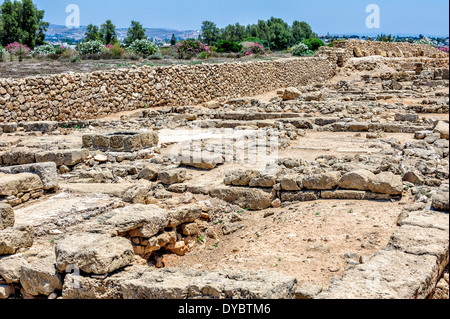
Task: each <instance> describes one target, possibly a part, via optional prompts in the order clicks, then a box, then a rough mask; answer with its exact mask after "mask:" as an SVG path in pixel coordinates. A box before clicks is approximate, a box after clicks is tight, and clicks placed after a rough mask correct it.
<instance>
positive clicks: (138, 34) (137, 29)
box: [124, 21, 147, 46]
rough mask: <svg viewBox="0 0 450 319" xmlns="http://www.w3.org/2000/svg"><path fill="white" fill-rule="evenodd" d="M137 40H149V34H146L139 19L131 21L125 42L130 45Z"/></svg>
mask: <svg viewBox="0 0 450 319" xmlns="http://www.w3.org/2000/svg"><path fill="white" fill-rule="evenodd" d="M136 40H147V36H146V35H145V29H144V27H143V26H142V24H140V23H139V22H137V21H131V26H130V27H129V28H128V31H127V37H126V38H125V40H124V43H125V45H126V46H129V45H130V44H131V43H133V42H134V41H136Z"/></svg>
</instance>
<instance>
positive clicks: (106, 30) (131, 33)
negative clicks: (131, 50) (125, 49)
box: [83, 20, 147, 46]
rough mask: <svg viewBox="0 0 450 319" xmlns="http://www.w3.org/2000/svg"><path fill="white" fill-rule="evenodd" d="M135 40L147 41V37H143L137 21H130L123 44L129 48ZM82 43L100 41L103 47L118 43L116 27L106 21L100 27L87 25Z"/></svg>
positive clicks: (142, 31)
mask: <svg viewBox="0 0 450 319" xmlns="http://www.w3.org/2000/svg"><path fill="white" fill-rule="evenodd" d="M136 40H147V36H146V35H145V29H144V27H143V26H142V24H141V23H139V22H137V21H131V26H130V27H129V28H128V31H127V37H126V38H125V40H124V41H123V42H124V44H125V45H126V46H129V45H130V44H132V43H133V42H134V41H136ZM83 41H84V42H88V41H101V42H103V43H104V44H105V45H108V44H119V43H120V41H119V40H118V39H117V32H116V26H115V25H114V24H113V23H112V21H111V20H107V21H106V22H105V23H104V24H102V25H101V26H100V27H98V26H96V25H93V24H89V25H88V26H87V27H86V32H85V34H84V38H83Z"/></svg>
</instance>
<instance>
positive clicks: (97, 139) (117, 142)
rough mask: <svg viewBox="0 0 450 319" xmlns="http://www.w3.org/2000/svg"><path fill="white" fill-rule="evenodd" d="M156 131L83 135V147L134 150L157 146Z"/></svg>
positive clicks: (105, 149) (121, 150) (122, 150)
mask: <svg viewBox="0 0 450 319" xmlns="http://www.w3.org/2000/svg"><path fill="white" fill-rule="evenodd" d="M158 143H159V138H158V134H157V133H156V132H153V131H152V132H117V133H109V134H86V135H83V148H87V149H91V150H102V151H114V152H134V151H138V150H141V149H146V148H150V147H154V146H157V145H158Z"/></svg>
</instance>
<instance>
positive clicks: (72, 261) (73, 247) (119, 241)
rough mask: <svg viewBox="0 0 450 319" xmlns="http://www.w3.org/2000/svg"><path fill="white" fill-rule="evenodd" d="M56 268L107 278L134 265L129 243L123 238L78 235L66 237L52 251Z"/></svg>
mask: <svg viewBox="0 0 450 319" xmlns="http://www.w3.org/2000/svg"><path fill="white" fill-rule="evenodd" d="M55 253H56V267H57V268H58V270H59V271H60V272H66V271H67V270H68V269H70V267H77V269H79V270H81V271H83V272H85V273H88V274H97V275H102V274H107V273H110V272H113V271H115V270H118V269H120V268H123V267H126V266H128V265H130V264H131V263H132V262H133V259H134V252H133V246H132V245H131V242H130V241H129V240H128V239H126V238H123V237H111V236H109V235H103V234H93V233H81V234H74V235H69V236H66V237H65V238H64V239H62V240H60V241H59V242H57V244H56V247H55Z"/></svg>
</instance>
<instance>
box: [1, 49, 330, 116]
mask: <svg viewBox="0 0 450 319" xmlns="http://www.w3.org/2000/svg"><path fill="white" fill-rule="evenodd" d="M335 68H336V63H335V62H333V61H332V60H331V59H327V58H322V57H315V58H292V59H282V60H276V61H252V62H245V63H225V64H215V65H214V64H203V65H191V66H180V65H176V66H170V67H155V68H152V67H149V66H144V67H141V68H136V69H126V70H125V69H118V70H113V71H106V72H93V73H85V74H58V75H52V76H44V77H32V78H26V79H20V80H13V79H0V123H1V122H24V121H41V120H45V121H48V120H54V121H64V120H73V119H92V118H98V117H101V116H106V115H108V114H111V113H117V112H121V111H129V110H134V109H137V108H141V107H154V106H163V105H168V106H171V105H196V104H200V103H203V102H208V101H211V100H214V99H215V98H219V97H223V98H236V97H241V96H249V95H257V94H261V93H265V92H268V91H271V90H276V89H280V88H283V87H287V86H301V85H306V84H308V83H310V82H312V81H313V80H314V81H324V80H327V79H330V78H331V77H333V76H334V75H335Z"/></svg>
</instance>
